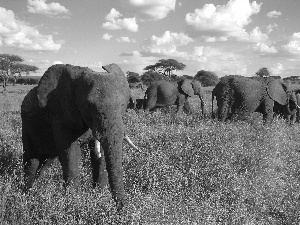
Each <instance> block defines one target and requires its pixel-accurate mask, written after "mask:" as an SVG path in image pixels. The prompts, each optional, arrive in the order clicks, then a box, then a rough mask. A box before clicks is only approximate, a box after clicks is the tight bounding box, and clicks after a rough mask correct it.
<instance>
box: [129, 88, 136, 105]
mask: <svg viewBox="0 0 300 225" xmlns="http://www.w3.org/2000/svg"><path fill="white" fill-rule="evenodd" d="M127 109H136V98H135V97H134V95H133V94H132V93H131V92H130V94H129V101H128V105H127Z"/></svg>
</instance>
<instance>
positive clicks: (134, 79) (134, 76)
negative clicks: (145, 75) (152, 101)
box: [126, 71, 142, 83]
mask: <svg viewBox="0 0 300 225" xmlns="http://www.w3.org/2000/svg"><path fill="white" fill-rule="evenodd" d="M126 74H127V81H128V83H138V82H140V81H141V79H142V78H141V77H140V75H139V74H138V73H135V72H130V71H127V72H126Z"/></svg>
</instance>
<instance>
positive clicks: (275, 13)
mask: <svg viewBox="0 0 300 225" xmlns="http://www.w3.org/2000/svg"><path fill="white" fill-rule="evenodd" d="M279 16H281V12H280V11H271V12H268V13H267V17H269V18H278V17H279Z"/></svg>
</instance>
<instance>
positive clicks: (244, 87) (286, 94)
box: [212, 75, 297, 123]
mask: <svg viewBox="0 0 300 225" xmlns="http://www.w3.org/2000/svg"><path fill="white" fill-rule="evenodd" d="M215 96H216V99H217V105H218V109H217V117H218V119H219V121H222V122H224V121H227V120H231V119H236V118H245V117H247V116H248V115H250V114H251V113H253V112H260V113H262V114H263V121H264V123H269V122H271V121H272V120H273V107H274V102H277V103H278V104H280V105H282V106H284V107H285V110H286V113H287V114H288V115H294V114H295V107H296V106H297V103H296V96H295V93H294V92H293V91H291V89H290V88H289V87H288V85H287V84H285V83H284V82H283V81H282V80H279V79H274V78H271V77H264V78H257V79H251V78H246V77H242V76H234V75H229V76H225V77H223V78H221V80H220V82H219V83H218V84H217V85H216V87H215V88H214V89H213V91H212V113H214V110H213V102H214V97H215ZM291 103H293V106H292V105H291ZM290 107H292V108H293V107H294V108H293V109H292V110H291V109H290Z"/></svg>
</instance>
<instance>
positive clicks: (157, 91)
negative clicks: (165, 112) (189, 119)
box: [145, 79, 205, 114]
mask: <svg viewBox="0 0 300 225" xmlns="http://www.w3.org/2000/svg"><path fill="white" fill-rule="evenodd" d="M195 95H198V96H199V98H200V101H201V109H202V113H203V114H204V113H205V103H204V101H205V93H204V90H203V88H202V86H201V84H200V82H198V81H196V80H190V79H184V80H180V81H177V82H169V81H165V80H162V81H158V82H154V83H152V84H151V85H150V86H149V87H148V89H147V90H146V93H145V110H154V109H156V108H159V107H166V106H170V105H177V113H181V112H182V110H183V109H184V110H185V111H186V112H188V113H191V107H190V105H189V102H188V97H193V96H195Z"/></svg>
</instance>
